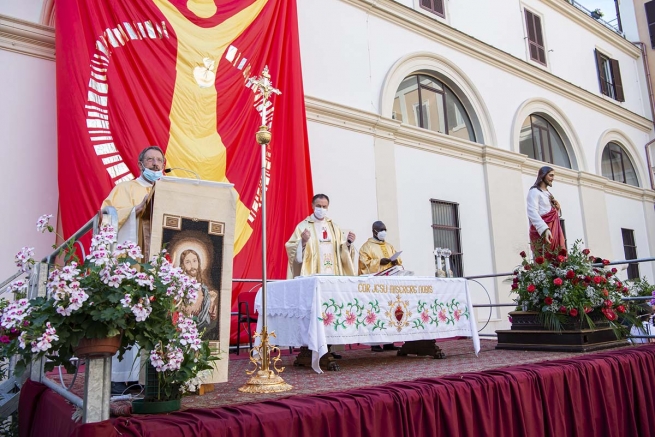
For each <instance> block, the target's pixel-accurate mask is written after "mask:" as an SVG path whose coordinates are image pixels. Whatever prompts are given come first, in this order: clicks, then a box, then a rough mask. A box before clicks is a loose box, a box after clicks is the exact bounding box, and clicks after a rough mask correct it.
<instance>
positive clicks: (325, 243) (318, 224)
mask: <svg viewBox="0 0 655 437" xmlns="http://www.w3.org/2000/svg"><path fill="white" fill-rule="evenodd" d="M329 204H330V199H329V198H328V197H327V196H326V195H325V194H317V195H315V196H314V198H313V199H312V206H313V207H314V213H313V214H312V215H310V216H309V217H307V218H306V219H305V220H303V221H302V222H300V223H299V224H298V225H297V226H296V229H295V231H294V232H293V235H292V236H291V238H290V239H289V241H287V243H286V245H285V246H286V249H287V255H288V257H289V269H288V274H287V276H288V277H289V278H295V277H296V276H309V275H316V274H321V275H339V276H354V275H355V267H354V265H355V248H354V247H353V245H352V243H353V242H354V241H355V234H354V233H352V232H349V233H348V236H347V238H346V239H345V241H344V239H343V236H342V234H341V229H339V226H337V224H336V223H334V222H333V221H332V220H331V219H329V218H328V217H327V209H328V206H329Z"/></svg>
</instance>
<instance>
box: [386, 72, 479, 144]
mask: <svg viewBox="0 0 655 437" xmlns="http://www.w3.org/2000/svg"><path fill="white" fill-rule="evenodd" d="M392 118H393V119H394V120H399V121H402V122H403V123H407V124H411V125H413V126H418V127H422V128H423V129H429V130H432V131H435V132H441V133H443V134H447V135H452V136H455V137H458V138H462V139H465V140H469V141H475V132H474V130H473V126H472V124H471V119H470V117H469V115H468V114H467V113H466V110H465V109H464V105H462V102H460V100H459V99H458V98H457V96H456V95H455V93H454V92H453V91H452V90H451V89H450V88H449V87H448V86H446V84H444V83H443V82H441V81H440V80H437V79H435V78H432V77H430V76H425V75H423V74H420V75H419V74H413V75H411V76H408V77H406V78H405V80H403V81H402V82H401V84H400V86H399V87H398V91H396V95H395V96H394V101H393V112H392Z"/></svg>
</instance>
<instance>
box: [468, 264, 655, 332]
mask: <svg viewBox="0 0 655 437" xmlns="http://www.w3.org/2000/svg"><path fill="white" fill-rule="evenodd" d="M653 261H655V257H651V258H637V259H628V260H621V261H612V262H610V263H608V264H603V263H595V264H592V266H593V267H607V266H614V265H623V264H638V263H643V262H653ZM506 276H514V272H509V273H493V274H490V275H477V276H465V277H464V279H467V280H469V281H474V282H476V283H477V284H479V285H480V286H481V287H482V288H483V289H484V291H485V293H486V294H487V297H488V298H489V303H488V304H475V305H472V306H473V308H490V309H491V308H500V307H516V306H518V304H517V302H508V303H492V302H491V296H490V294H489V291H488V290H487V288H486V287H485V286H484V285H483V284H482V283H480V282H479V281H477V279H486V278H499V277H506ZM654 297H655V296H624V297H622V300H624V301H626V302H630V301H648V300H651V299H653V298H654ZM491 315H492V311H489V317H488V318H487V321H486V323H485V325H484V326H483V327H482V328H480V329H479V330H478V335H479V336H482V337H496V336H497V335H496V334H480V332H482V331H483V330H484V329H485V328H486V327H487V326H488V324H489V322H490V321H491ZM628 338H655V335H645V336H639V335H628Z"/></svg>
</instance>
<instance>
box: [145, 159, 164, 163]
mask: <svg viewBox="0 0 655 437" xmlns="http://www.w3.org/2000/svg"><path fill="white" fill-rule="evenodd" d="M143 162H145V163H146V164H152V163H153V162H156V163H157V164H163V163H164V158H145V159H144V160H143Z"/></svg>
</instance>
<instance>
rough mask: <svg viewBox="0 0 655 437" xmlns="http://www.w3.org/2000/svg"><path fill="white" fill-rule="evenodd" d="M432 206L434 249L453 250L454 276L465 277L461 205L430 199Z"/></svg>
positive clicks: (452, 267) (451, 264)
mask: <svg viewBox="0 0 655 437" xmlns="http://www.w3.org/2000/svg"><path fill="white" fill-rule="evenodd" d="M430 203H431V204H432V235H433V237H434V247H435V248H436V247H441V248H448V249H450V250H451V252H452V255H451V256H450V268H451V270H452V271H453V276H456V277H462V276H464V262H463V254H462V240H461V228H460V226H459V204H457V203H453V202H446V201H443V200H435V199H430Z"/></svg>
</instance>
